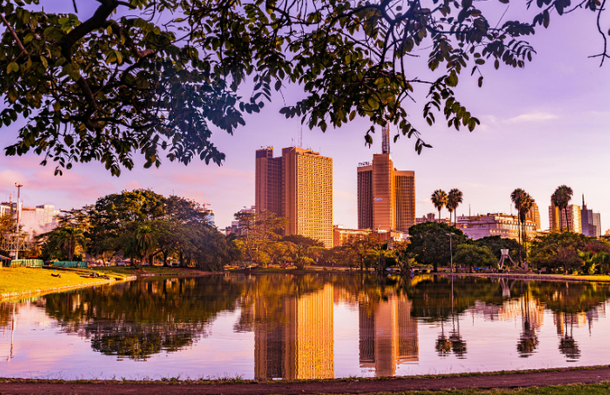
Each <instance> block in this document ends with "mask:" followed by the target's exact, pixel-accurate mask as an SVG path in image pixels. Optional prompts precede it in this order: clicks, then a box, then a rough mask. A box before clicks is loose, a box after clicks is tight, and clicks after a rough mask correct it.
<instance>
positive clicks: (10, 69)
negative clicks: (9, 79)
mask: <svg viewBox="0 0 610 395" xmlns="http://www.w3.org/2000/svg"><path fill="white" fill-rule="evenodd" d="M18 71H19V65H18V64H17V63H15V62H11V63H9V64H8V66H7V67H6V73H7V74H10V73H11V72H15V73H16V72H18Z"/></svg>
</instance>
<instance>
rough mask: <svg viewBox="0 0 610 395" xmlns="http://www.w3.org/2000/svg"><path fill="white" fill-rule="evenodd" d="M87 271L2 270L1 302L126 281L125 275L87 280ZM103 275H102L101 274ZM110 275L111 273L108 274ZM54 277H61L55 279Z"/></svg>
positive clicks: (88, 273) (117, 274) (0, 271)
mask: <svg viewBox="0 0 610 395" xmlns="http://www.w3.org/2000/svg"><path fill="white" fill-rule="evenodd" d="M91 273H93V271H92V270H86V269H32V268H25V267H15V268H2V269H0V301H2V300H6V299H12V298H17V297H23V296H31V295H41V294H45V293H49V292H54V291H61V290H67V289H74V288H80V287H87V286H92V285H101V284H107V283H110V282H112V281H116V280H119V281H120V280H124V279H125V278H126V276H125V275H123V274H120V273H112V274H111V275H110V276H109V277H110V279H103V278H87V277H85V276H88V275H90V274H91ZM100 274H102V273H100ZM108 274H110V273H108ZM53 275H60V277H55V276H53Z"/></svg>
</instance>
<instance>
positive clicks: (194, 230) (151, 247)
mask: <svg viewBox="0 0 610 395" xmlns="http://www.w3.org/2000/svg"><path fill="white" fill-rule="evenodd" d="M59 222H60V223H59V226H58V227H57V228H55V229H54V230H53V231H51V232H48V233H45V234H42V235H40V236H38V237H37V239H38V242H39V244H40V247H41V255H42V257H43V259H45V260H49V259H59V260H70V261H71V260H74V259H82V257H83V256H84V255H85V254H86V255H89V256H91V257H93V258H97V259H100V260H101V261H102V262H103V263H104V264H106V263H107V262H108V260H110V259H114V260H118V259H130V261H131V263H132V264H139V263H141V262H149V263H151V264H152V263H153V262H154V261H155V260H160V261H163V263H164V264H165V265H167V264H169V263H170V262H171V261H176V262H178V263H179V265H181V266H197V267H200V268H205V269H210V270H218V269H220V268H222V266H223V265H225V264H227V263H230V262H231V261H233V260H235V259H238V258H239V250H238V249H237V247H236V245H235V243H234V241H233V238H230V237H229V238H227V237H225V236H224V235H223V234H222V233H220V232H219V231H218V230H217V229H216V228H215V227H214V226H213V225H212V224H211V223H210V222H209V220H208V217H207V212H206V210H205V209H204V208H203V207H202V206H200V205H199V204H197V203H196V202H194V201H192V200H189V199H186V198H182V197H178V196H170V197H164V196H162V195H159V194H157V193H155V192H153V191H151V190H145V189H138V190H134V191H124V192H121V193H118V194H111V195H107V196H104V197H102V198H100V199H98V200H97V202H96V203H95V204H94V205H91V206H85V207H83V208H81V209H75V210H70V211H67V212H64V215H63V216H62V217H61V218H60V220H59Z"/></svg>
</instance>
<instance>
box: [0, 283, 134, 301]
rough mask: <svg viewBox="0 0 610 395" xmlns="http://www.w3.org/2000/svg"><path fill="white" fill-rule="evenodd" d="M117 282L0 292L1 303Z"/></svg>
mask: <svg viewBox="0 0 610 395" xmlns="http://www.w3.org/2000/svg"><path fill="white" fill-rule="evenodd" d="M121 281H133V279H125V280H121ZM115 282H118V281H116V280H112V279H110V280H105V279H102V280H100V281H96V282H93V283H82V284H72V285H64V286H61V287H56V288H49V289H44V290H40V289H33V290H27V291H21V292H6V293H2V294H0V303H5V302H11V301H13V300H15V299H23V298H32V297H36V296H43V295H47V294H52V293H55V292H64V291H71V290H74V289H80V288H87V287H97V286H99V285H108V284H112V283H115Z"/></svg>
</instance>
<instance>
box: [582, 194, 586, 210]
mask: <svg viewBox="0 0 610 395" xmlns="http://www.w3.org/2000/svg"><path fill="white" fill-rule="evenodd" d="M582 209H583V210H586V209H587V205H586V204H585V194H584V193H583V194H582Z"/></svg>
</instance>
